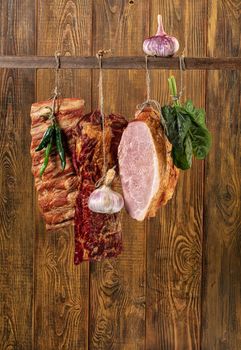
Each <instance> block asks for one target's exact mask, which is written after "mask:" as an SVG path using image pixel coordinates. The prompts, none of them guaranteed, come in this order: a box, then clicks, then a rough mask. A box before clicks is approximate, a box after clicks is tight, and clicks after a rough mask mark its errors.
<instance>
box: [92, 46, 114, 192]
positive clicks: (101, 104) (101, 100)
mask: <svg viewBox="0 0 241 350" xmlns="http://www.w3.org/2000/svg"><path fill="white" fill-rule="evenodd" d="M109 52H111V50H110V49H109V50H99V51H98V52H97V54H96V57H97V59H98V63H99V84H98V87H99V109H100V115H101V128H102V153H103V168H102V177H101V178H100V179H99V180H98V181H97V182H96V184H95V186H96V187H99V186H100V185H101V184H102V183H103V182H104V180H105V177H106V172H107V161H106V145H105V113H104V94H103V69H102V58H103V56H104V54H106V53H109Z"/></svg>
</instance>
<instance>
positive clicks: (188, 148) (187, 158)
mask: <svg viewBox="0 0 241 350" xmlns="http://www.w3.org/2000/svg"><path fill="white" fill-rule="evenodd" d="M172 157H173V162H174V164H175V165H176V167H178V168H180V169H182V170H187V169H189V168H191V166H192V141H191V138H190V137H189V136H188V135H187V137H186V138H185V140H184V142H183V146H182V147H173V149H172Z"/></svg>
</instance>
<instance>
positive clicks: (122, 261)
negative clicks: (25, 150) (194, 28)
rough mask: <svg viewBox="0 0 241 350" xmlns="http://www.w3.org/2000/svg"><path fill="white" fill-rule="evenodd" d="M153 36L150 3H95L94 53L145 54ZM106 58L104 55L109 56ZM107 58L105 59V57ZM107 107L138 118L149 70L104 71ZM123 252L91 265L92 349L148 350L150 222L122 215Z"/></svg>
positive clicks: (101, 0)
mask: <svg viewBox="0 0 241 350" xmlns="http://www.w3.org/2000/svg"><path fill="white" fill-rule="evenodd" d="M147 34H148V2H146V1H144V0H140V1H133V2H131V1H117V0H114V1H108V0H97V1H95V2H94V13H93V55H94V54H95V53H96V52H97V51H98V50H99V49H111V50H112V52H113V55H127V56H128V55H141V54H142V41H143V37H145V36H146V35H147ZM104 59H105V58H104ZM104 59H103V61H104ZM103 79H104V100H105V104H104V109H105V112H106V113H110V112H115V113H121V114H123V115H124V116H126V117H127V118H128V119H132V118H133V117H134V111H135V107H136V105H137V104H138V103H141V102H142V101H143V100H144V99H145V88H144V74H143V72H138V71H135V70H134V71H120V70H110V71H104V76H103ZM97 85H98V72H96V71H95V72H93V84H92V87H93V88H92V90H93V97H92V101H93V107H97V105H98V88H97ZM122 226H123V245H124V251H123V253H122V254H121V255H120V256H119V257H118V258H117V259H112V260H108V261H103V262H101V263H93V264H91V283H90V336H89V345H90V349H98V350H99V349H104V350H105V349H129V350H135V349H136V350H137V349H138V350H141V349H144V348H145V275H146V266H145V261H146V260H145V223H143V222H142V223H137V222H136V221H134V220H132V219H130V217H129V216H127V215H126V214H125V213H124V214H123V217H122Z"/></svg>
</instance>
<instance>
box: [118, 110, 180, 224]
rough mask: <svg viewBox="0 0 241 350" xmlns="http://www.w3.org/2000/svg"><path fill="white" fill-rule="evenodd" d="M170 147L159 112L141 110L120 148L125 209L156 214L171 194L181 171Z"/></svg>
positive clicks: (135, 215)
mask: <svg viewBox="0 0 241 350" xmlns="http://www.w3.org/2000/svg"><path fill="white" fill-rule="evenodd" d="M171 149H172V146H171V144H170V143H169V141H168V140H167V138H166V136H165V133H164V130H163V128H162V126H161V124H160V117H159V116H158V114H157V113H156V112H155V111H154V110H153V109H152V108H150V107H147V108H145V109H144V110H142V111H138V112H137V113H136V119H134V120H133V121H131V122H130V123H129V125H128V127H127V128H126V129H125V131H124V132H123V135H122V138H121V142H120V145H119V148H118V158H119V169H120V177H121V184H122V189H123V195H124V200H125V208H126V210H127V212H128V213H129V214H130V216H131V217H132V218H134V219H136V220H138V221H142V220H144V219H145V218H146V217H152V216H155V215H156V212H157V210H158V208H159V207H160V206H161V205H165V204H166V203H167V201H168V200H169V199H170V198H171V197H172V195H173V192H174V189H175V186H176V183H177V179H178V174H179V171H178V169H177V168H176V167H175V166H174V164H173V161H172V157H171Z"/></svg>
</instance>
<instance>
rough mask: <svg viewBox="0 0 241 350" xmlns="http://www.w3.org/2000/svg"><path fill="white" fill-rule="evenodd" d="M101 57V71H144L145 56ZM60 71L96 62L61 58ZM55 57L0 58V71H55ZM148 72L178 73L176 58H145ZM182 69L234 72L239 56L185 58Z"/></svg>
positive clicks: (240, 66)
mask: <svg viewBox="0 0 241 350" xmlns="http://www.w3.org/2000/svg"><path fill="white" fill-rule="evenodd" d="M124 55H125V52H124V53H123V56H119V57H105V58H104V59H103V65H102V68H103V69H145V65H146V63H145V57H144V53H143V52H141V54H140V55H141V56H129V57H128V56H127V57H125V56H124ZM60 61H61V68H63V69H66V68H73V69H88V68H92V69H98V68H99V63H98V60H97V59H96V56H86V57H83V56H77V57H72V56H63V57H60ZM55 67H56V60H55V57H53V56H52V57H51V56H47V57H46V56H24V57H23V56H19V57H17V56H0V68H45V69H49V68H55ZM148 67H149V68H150V69H175V70H179V58H178V57H168V58H166V57H148ZM185 68H186V70H200V69H206V70H213V69H216V70H236V69H241V58H239V57H185Z"/></svg>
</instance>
